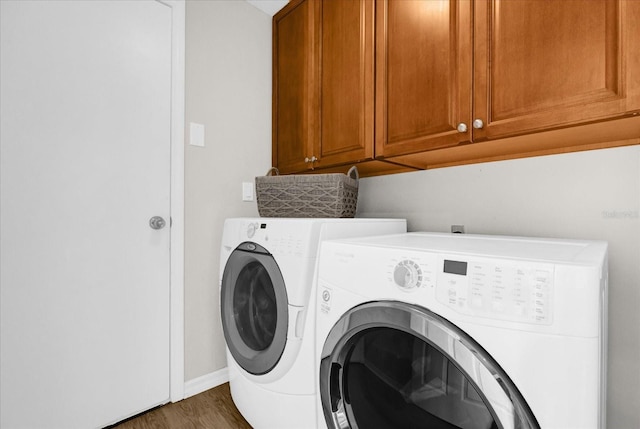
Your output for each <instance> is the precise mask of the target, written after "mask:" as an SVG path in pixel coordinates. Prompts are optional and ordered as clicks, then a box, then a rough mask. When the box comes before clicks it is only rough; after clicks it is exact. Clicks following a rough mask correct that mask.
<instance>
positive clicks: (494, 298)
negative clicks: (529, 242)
mask: <svg viewBox="0 0 640 429" xmlns="http://www.w3.org/2000/svg"><path fill="white" fill-rule="evenodd" d="M553 274H554V267H553V265H551V264H542V263H525V262H522V263H520V262H517V261H504V260H489V259H487V260H481V259H471V260H461V259H450V258H446V257H445V258H444V259H442V264H441V267H440V270H439V272H438V280H437V285H436V299H437V300H438V301H439V302H441V303H442V304H445V305H447V306H448V307H450V308H452V309H454V310H456V311H457V312H459V313H463V314H469V315H473V316H480V317H489V318H492V319H501V320H510V321H514V322H525V323H535V324H543V325H550V324H551V323H552V321H553V318H552V316H553V308H552V304H553V299H552V294H553Z"/></svg>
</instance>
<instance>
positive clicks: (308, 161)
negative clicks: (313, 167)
mask: <svg viewBox="0 0 640 429" xmlns="http://www.w3.org/2000/svg"><path fill="white" fill-rule="evenodd" d="M304 162H306V163H307V164H308V163H310V162H311V160H310V159H309V157H308V156H305V157H304Z"/></svg>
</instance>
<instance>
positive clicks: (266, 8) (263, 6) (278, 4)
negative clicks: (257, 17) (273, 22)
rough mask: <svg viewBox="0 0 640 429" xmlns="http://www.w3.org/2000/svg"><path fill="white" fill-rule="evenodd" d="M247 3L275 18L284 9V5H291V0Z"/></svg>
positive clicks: (266, 0)
mask: <svg viewBox="0 0 640 429" xmlns="http://www.w3.org/2000/svg"><path fill="white" fill-rule="evenodd" d="M247 3H249V4H250V5H252V6H255V7H257V8H258V9H260V10H261V11H263V12H264V13H266V14H268V15H271V16H273V15H275V14H276V12H278V11H279V10H280V9H282V8H283V7H284V5H286V4H287V3H289V0H247Z"/></svg>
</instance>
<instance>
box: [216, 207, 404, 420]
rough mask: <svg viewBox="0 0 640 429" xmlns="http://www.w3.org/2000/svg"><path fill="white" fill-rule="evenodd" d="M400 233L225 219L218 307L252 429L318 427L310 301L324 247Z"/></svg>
mask: <svg viewBox="0 0 640 429" xmlns="http://www.w3.org/2000/svg"><path fill="white" fill-rule="evenodd" d="M400 232H406V221H405V220H398V219H361V218H358V219H280V218H236V219H227V220H226V221H225V225H224V231H223V237H222V248H221V256H220V273H221V279H220V294H221V299H220V302H221V315H222V326H223V330H224V336H225V340H226V343H227V364H228V368H229V383H230V388H231V395H232V397H233V400H234V402H235V404H236V406H237V407H238V410H239V411H240V412H241V413H242V415H243V416H244V417H245V419H246V420H247V421H248V422H249V423H250V424H251V425H252V426H253V427H255V428H270V429H276V428H277V429H285V428H296V429H302V428H315V425H316V420H317V417H316V415H315V413H316V396H315V392H316V378H315V377H314V374H315V372H314V368H315V353H314V345H315V341H314V337H313V335H314V332H315V329H314V326H313V322H314V320H315V315H314V314H313V310H314V309H315V305H312V306H309V299H310V296H313V297H315V293H314V294H312V293H311V292H312V287H313V286H314V282H313V281H314V274H315V269H316V261H317V253H318V244H319V243H320V242H321V241H322V240H325V239H336V238H342V237H358V236H365V235H378V234H395V233H400ZM307 321H308V322H309V323H307Z"/></svg>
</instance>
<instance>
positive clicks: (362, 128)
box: [314, 0, 374, 167]
mask: <svg viewBox="0 0 640 429" xmlns="http://www.w3.org/2000/svg"><path fill="white" fill-rule="evenodd" d="M318 3H319V5H320V9H321V14H322V18H321V24H320V25H321V31H320V37H319V39H320V41H321V43H320V61H319V64H320V76H321V78H320V111H319V113H320V139H319V144H318V145H317V152H315V153H314V155H315V156H316V157H317V158H318V161H316V164H315V166H316V167H324V166H331V165H339V164H346V163H354V162H356V161H362V160H367V159H372V158H373V145H374V144H373V126H374V32H373V26H374V3H373V2H372V1H370V0H324V1H320V2H318Z"/></svg>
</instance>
